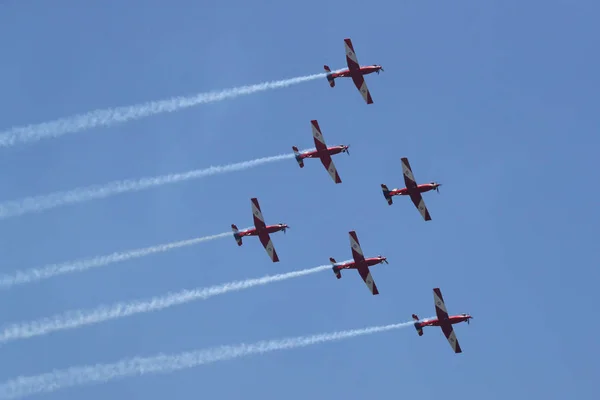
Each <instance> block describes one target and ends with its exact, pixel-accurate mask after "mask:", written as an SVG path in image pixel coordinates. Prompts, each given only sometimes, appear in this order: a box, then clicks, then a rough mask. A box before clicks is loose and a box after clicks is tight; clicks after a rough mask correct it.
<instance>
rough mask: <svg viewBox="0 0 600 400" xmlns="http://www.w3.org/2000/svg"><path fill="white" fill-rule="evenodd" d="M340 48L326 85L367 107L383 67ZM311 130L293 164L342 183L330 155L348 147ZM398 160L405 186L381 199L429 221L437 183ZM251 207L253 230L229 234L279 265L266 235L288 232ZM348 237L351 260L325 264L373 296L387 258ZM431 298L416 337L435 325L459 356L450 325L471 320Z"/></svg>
mask: <svg viewBox="0 0 600 400" xmlns="http://www.w3.org/2000/svg"><path fill="white" fill-rule="evenodd" d="M344 45H345V51H346V63H347V65H348V68H346V69H343V70H341V71H336V72H332V71H331V69H330V68H329V66H327V65H324V69H325V71H326V72H327V75H326V77H327V81H328V82H329V86H330V87H332V88H333V87H335V80H336V79H338V78H351V79H352V81H353V82H354V85H355V86H356V88H357V89H358V91H359V92H360V94H361V95H362V97H363V99H364V100H365V102H366V103H367V104H373V98H372V97H371V93H370V91H369V88H368V87H367V83H366V81H365V78H364V76H365V75H368V74H371V73H373V72H375V73H377V74H379V72H380V71H383V68H382V67H381V65H368V66H361V65H360V64H359V62H358V58H357V56H356V53H355V51H354V46H353V45H352V41H351V39H349V38H346V39H344ZM311 127H312V135H313V140H314V143H315V150H312V151H307V152H303V153H301V152H300V150H298V147H296V146H292V150H293V152H294V156H295V159H296V162H297V163H298V165H299V166H300V168H304V160H305V159H314V158H318V159H319V160H320V161H321V163H322V164H323V166H324V167H325V169H326V170H327V172H328V173H329V175H330V176H331V179H333V181H334V182H335V183H336V184H339V183H342V179H341V178H340V174H339V173H338V171H337V168H336V167H335V164H334V162H333V159H332V156H333V155H336V154H340V153H346V154H348V155H349V154H350V153H349V151H348V147H349V146H347V145H339V146H333V147H328V146H327V144H326V142H325V139H324V138H323V133H322V132H321V128H320V126H319V123H318V121H317V120H312V121H311ZM400 161H401V165H402V174H403V177H404V185H405V187H403V188H394V189H392V190H390V189H389V188H388V186H387V185H385V184H381V190H382V194H383V197H384V198H385V200H386V201H387V203H388V205H390V206H391V205H392V204H393V197H394V196H408V197H410V200H411V201H412V203H413V204H414V206H415V207H416V208H417V210H418V211H419V213H420V214H421V216H422V217H423V219H424V220H425V221H431V215H430V214H429V210H428V209H427V206H426V205H425V201H424V200H423V196H422V194H423V193H426V192H429V191H431V190H436V191H437V192H439V187H440V186H441V183H438V182H434V181H432V182H429V183H422V184H418V183H417V180H416V179H415V177H414V175H413V171H412V167H411V165H410V163H409V161H408V158H407V157H402V158H401V159H400ZM251 206H252V216H253V219H254V228H250V229H247V230H243V231H240V230H239V229H238V227H237V226H236V225H235V224H232V225H231V229H232V231H233V237H234V239H235V241H236V242H237V244H238V246H242V244H243V242H242V238H243V237H247V236H258V239H259V241H260V242H261V244H262V245H263V247H264V248H265V250H266V251H267V254H268V256H269V258H270V259H271V260H272V261H273V262H279V256H278V255H277V252H276V251H275V247H274V245H273V241H272V240H271V236H270V235H271V234H272V233H275V232H279V231H283V232H284V233H285V232H286V230H287V229H289V226H288V225H287V224H284V223H280V224H276V225H267V224H266V222H265V218H264V216H263V213H262V210H261V208H260V204H259V202H258V199H257V198H252V199H251ZM349 237H350V249H351V252H352V258H353V260H352V261H349V262H345V263H338V262H336V260H335V259H334V258H333V257H331V258H330V259H329V261H330V262H331V264H332V270H333V273H334V275H335V276H336V278H337V279H341V278H342V270H345V269H355V270H356V271H357V272H358V274H359V275H360V277H361V278H362V279H363V281H364V282H365V284H366V285H367V288H368V289H369V291H370V292H371V293H372V294H373V295H377V294H379V290H378V289H377V285H376V284H375V281H374V280H373V277H372V276H371V271H370V267H372V266H374V265H377V264H381V263H386V264H387V263H388V261H387V258H386V257H384V256H382V255H378V256H376V257H365V255H364V253H363V250H362V248H361V245H360V242H359V240H358V235H357V234H356V232H355V231H350V232H349ZM433 298H434V306H435V312H436V316H437V318H434V319H425V320H419V318H418V317H417V315H416V314H412V318H413V320H414V321H415V323H414V327H415V329H416V330H417V333H418V335H419V336H422V335H423V327H426V326H438V327H440V328H441V330H442V332H443V334H444V336H445V337H446V339H447V340H448V343H450V346H451V347H452V350H453V351H454V352H455V353H462V349H461V347H460V345H459V343H458V339H457V338H456V333H455V332H454V328H453V325H454V324H457V323H460V322H467V324H468V323H469V321H470V320H471V319H472V318H473V317H472V316H471V315H469V314H459V315H449V314H448V311H447V310H446V305H445V303H444V298H443V297H442V292H441V290H440V289H439V288H434V289H433Z"/></svg>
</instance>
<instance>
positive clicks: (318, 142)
mask: <svg viewBox="0 0 600 400" xmlns="http://www.w3.org/2000/svg"><path fill="white" fill-rule="evenodd" d="M310 123H311V126H312V134H313V139H314V141H315V147H316V148H317V149H316V150H314V151H308V152H305V153H302V154H301V153H300V151H299V150H298V148H297V147H296V146H292V150H294V156H295V157H296V161H297V162H298V165H299V166H300V168H304V159H305V158H316V157H318V158H320V159H321V163H323V166H324V167H325V169H326V170H327V172H329V175H331V178H332V179H333V181H334V182H335V183H342V180H341V179H340V175H339V174H338V172H337V169H336V168H335V164H334V163H333V160H332V159H331V156H332V155H334V154H338V153H347V154H348V155H350V152H349V151H348V147H350V146H346V145H343V144H340V145H339V146H334V147H327V145H326V144H325V139H324V138H323V134H322V133H321V128H320V127H319V123H318V122H317V120H316V119H313V120H312V121H310Z"/></svg>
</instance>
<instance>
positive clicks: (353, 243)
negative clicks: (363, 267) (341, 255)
mask: <svg viewBox="0 0 600 400" xmlns="http://www.w3.org/2000/svg"><path fill="white" fill-rule="evenodd" d="M349 234H350V247H351V248H352V258H354V262H356V263H360V262H363V261H365V256H364V255H363V251H362V249H361V247H360V243H359V242H358V236H356V232H355V231H350V232H349Z"/></svg>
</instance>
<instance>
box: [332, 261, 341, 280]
mask: <svg viewBox="0 0 600 400" xmlns="http://www.w3.org/2000/svg"><path fill="white" fill-rule="evenodd" d="M329 262H330V263H331V265H333V268H332V269H333V273H334V274H335V277H336V278H338V279H340V278H341V277H342V273H341V272H340V269H339V268H338V267H337V265H335V264H337V261H335V258H333V257H329Z"/></svg>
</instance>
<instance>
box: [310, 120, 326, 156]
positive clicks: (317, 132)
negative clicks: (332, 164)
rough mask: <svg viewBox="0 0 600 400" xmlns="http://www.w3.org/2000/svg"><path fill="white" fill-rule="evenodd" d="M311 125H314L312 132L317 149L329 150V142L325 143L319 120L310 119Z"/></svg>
mask: <svg viewBox="0 0 600 400" xmlns="http://www.w3.org/2000/svg"><path fill="white" fill-rule="evenodd" d="M310 125H311V126H312V134H313V139H314V140H315V147H316V149H317V151H325V150H327V144H325V139H324V138H323V134H322V133H321V128H320V127H319V123H318V122H317V120H316V119H313V120H312V121H310Z"/></svg>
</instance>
